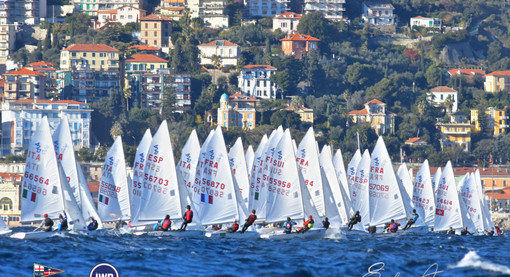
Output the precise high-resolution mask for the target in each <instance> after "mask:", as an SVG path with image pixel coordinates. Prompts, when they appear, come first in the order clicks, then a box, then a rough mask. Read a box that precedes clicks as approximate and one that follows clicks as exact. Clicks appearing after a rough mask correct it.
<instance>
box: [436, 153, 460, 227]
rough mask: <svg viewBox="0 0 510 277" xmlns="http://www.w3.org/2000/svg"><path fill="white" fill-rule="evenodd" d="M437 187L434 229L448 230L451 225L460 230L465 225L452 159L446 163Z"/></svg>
mask: <svg viewBox="0 0 510 277" xmlns="http://www.w3.org/2000/svg"><path fill="white" fill-rule="evenodd" d="M438 170H439V169H438ZM436 188H437V193H436V217H435V221H434V231H436V232H441V231H447V230H448V229H449V228H450V227H452V228H453V229H454V230H456V231H460V229H462V228H463V227H464V222H463V218H462V213H461V210H460V201H459V195H458V193H457V185H456V184H455V177H454V175H453V169H452V163H451V162H450V161H448V163H446V166H445V167H444V171H443V172H442V174H441V178H440V179H439V181H438V183H437V187H436Z"/></svg>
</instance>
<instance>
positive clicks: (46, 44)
mask: <svg viewBox="0 0 510 277" xmlns="http://www.w3.org/2000/svg"><path fill="white" fill-rule="evenodd" d="M43 44H44V45H43V48H44V50H48V49H50V48H51V24H50V25H49V27H48V29H47V30H46V37H45V38H44V43H43Z"/></svg>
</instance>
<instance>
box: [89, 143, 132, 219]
mask: <svg viewBox="0 0 510 277" xmlns="http://www.w3.org/2000/svg"><path fill="white" fill-rule="evenodd" d="M97 206H98V207H97V211H98V214H99V217H100V218H101V220H102V221H103V222H108V221H109V222H113V221H117V220H118V219H119V218H120V219H122V220H124V221H126V220H131V204H130V200H129V187H128V183H127V175H126V162H125V160H124V150H123V148H122V138H121V137H120V136H117V138H115V142H114V143H113V145H112V147H111V148H110V150H108V153H107V154H106V158H105V161H104V164H103V172H102V175H101V181H100V183H99V201H98V203H97Z"/></svg>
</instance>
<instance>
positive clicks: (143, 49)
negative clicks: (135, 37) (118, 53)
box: [128, 45, 159, 51]
mask: <svg viewBox="0 0 510 277" xmlns="http://www.w3.org/2000/svg"><path fill="white" fill-rule="evenodd" d="M133 48H136V49H138V50H142V51H159V48H157V47H153V46H147V45H133V46H129V47H128V49H133Z"/></svg>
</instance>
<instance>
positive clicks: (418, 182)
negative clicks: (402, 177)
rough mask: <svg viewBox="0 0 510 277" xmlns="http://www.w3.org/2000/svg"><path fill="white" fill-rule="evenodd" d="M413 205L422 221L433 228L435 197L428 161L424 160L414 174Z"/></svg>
mask: <svg viewBox="0 0 510 277" xmlns="http://www.w3.org/2000/svg"><path fill="white" fill-rule="evenodd" d="M412 201H413V205H414V208H415V209H416V213H417V214H418V215H419V216H420V218H423V221H424V223H425V224H426V225H427V226H429V227H431V228H433V227H434V220H435V215H436V198H435V195H434V188H433V187H432V179H431V177H430V168H429V161H428V160H425V161H424V162H423V165H422V166H421V168H420V170H419V171H418V173H417V174H416V178H415V180H414V186H413V198H412Z"/></svg>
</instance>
